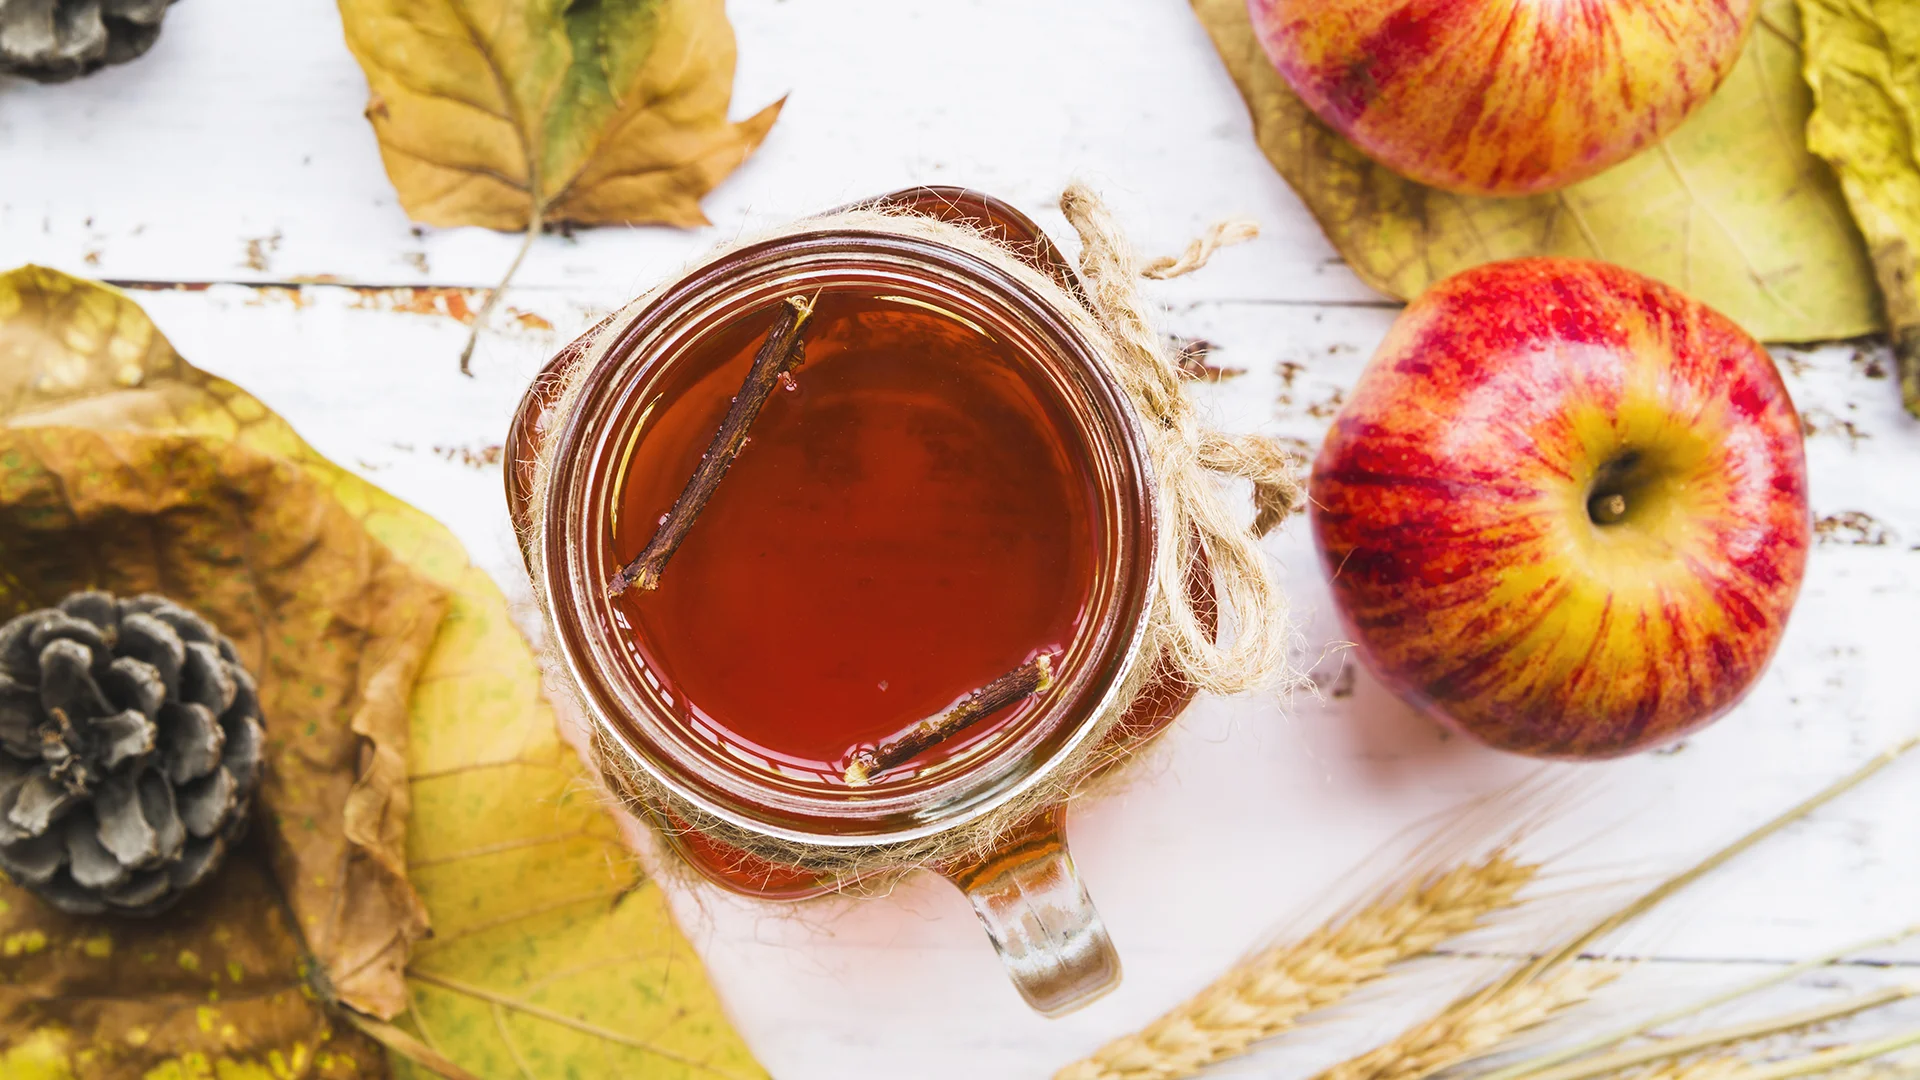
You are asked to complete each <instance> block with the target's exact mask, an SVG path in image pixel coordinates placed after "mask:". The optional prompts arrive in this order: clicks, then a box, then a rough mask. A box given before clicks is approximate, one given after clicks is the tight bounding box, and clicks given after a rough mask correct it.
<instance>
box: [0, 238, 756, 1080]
mask: <svg viewBox="0 0 1920 1080" xmlns="http://www.w3.org/2000/svg"><path fill="white" fill-rule="evenodd" d="M36 293H51V294H56V295H57V296H58V297H61V298H63V299H56V300H54V301H51V302H52V303H53V304H55V305H75V306H85V307H88V308H92V309H97V310H96V313H95V314H94V316H93V318H94V320H95V321H96V322H97V323H98V324H100V325H104V326H110V327H113V328H114V329H113V330H112V332H110V333H106V334H102V335H100V336H98V337H96V338H89V339H87V342H86V344H87V348H86V349H85V350H84V351H80V352H79V353H78V355H77V358H76V357H75V356H71V355H70V356H68V357H67V358H66V359H55V360H53V361H51V362H50V368H49V370H59V371H60V372H62V374H61V376H60V380H59V381H60V384H61V385H62V386H63V387H68V388H69V389H66V390H63V391H61V392H60V393H61V394H62V397H61V398H60V400H59V401H57V402H56V401H52V400H48V399H46V398H45V397H44V395H45V394H47V393H49V391H48V390H46V389H44V388H42V389H35V388H34V387H27V388H25V389H22V388H19V387H13V388H11V389H10V387H9V384H8V383H7V382H6V381H5V380H4V378H3V377H0V411H4V409H5V408H6V402H7V401H8V400H9V395H10V394H13V395H22V394H24V395H27V396H28V397H31V398H32V399H33V400H34V401H36V402H38V411H37V415H39V416H41V417H55V418H59V419H61V420H62V422H65V423H83V422H84V423H91V424H96V425H101V426H131V427H136V428H140V429H144V430H153V431H183V432H194V433H201V434H206V435H216V436H220V437H222V438H229V439H233V440H235V441H236V442H238V443H239V444H241V445H243V446H246V447H250V448H253V449H256V450H260V451H264V452H267V453H271V454H274V455H276V456H279V457H283V458H285V459H287V460H290V461H293V462H296V463H298V464H299V465H300V466H301V468H302V469H303V470H305V471H306V472H307V473H308V474H309V475H311V476H313V477H314V478H315V479H317V480H319V481H320V482H321V483H323V484H325V485H326V486H327V488H328V490H329V491H331V492H332V493H333V495H334V496H335V498H336V499H337V500H338V501H339V503H340V504H341V505H342V506H343V507H345V508H346V509H347V510H348V511H349V512H350V513H352V514H353V515H354V516H355V517H356V518H358V520H360V521H361V522H362V524H363V525H364V526H365V528H366V529H367V530H368V532H369V533H371V534H372V535H373V536H374V537H376V538H377V539H379V540H380V541H381V542H382V543H383V544H385V545H386V546H387V547H388V548H389V549H391V550H392V551H393V552H394V553H395V554H396V555H397V556H398V557H399V558H400V559H401V560H403V561H404V562H406V563H407V564H408V565H410V566H412V567H413V568H415V569H416V570H418V571H419V572H420V573H422V574H424V575H425V576H426V577H428V578H430V579H432V580H433V581H436V582H438V583H440V584H441V585H442V586H444V587H445V588H446V589H447V590H448V591H449V593H450V594H451V597H452V600H451V607H450V609H449V612H448V615H447V618H446V620H445V622H444V623H443V624H442V628H441V631H440V635H439V637H438V638H437V639H436V640H435V642H434V645H433V648H432V649H431V650H430V651H429V653H428V654H427V657H426V660H425V662H424V664H423V666H422V669H421V674H420V678H419V681H418V683H417V684H416V686H415V689H414V694H413V699H412V706H411V708H412V717H411V724H410V727H409V730H410V739H409V743H408V752H409V778H410V785H409V786H410V790H411V793H412V818H411V823H410V825H409V828H408V833H407V845H408V872H409V874H410V875H411V876H412V880H413V882H414V885H415V887H416V888H417V889H418V891H419V893H420V895H421V896H422V898H423V899H424V900H425V901H426V904H427V909H428V912H429V914H430V915H431V917H432V920H433V927H434V937H433V939H432V940H431V942H430V943H426V944H423V945H422V946H420V947H419V948H418V950H417V952H416V955H415V960H414V962H413V963H412V964H410V966H409V968H408V970H407V973H406V992H407V994H408V996H409V999H410V1004H411V1006H412V1008H411V1009H410V1010H409V1012H407V1013H406V1014H405V1015H403V1016H402V1017H400V1019H399V1020H398V1021H397V1022H398V1023H399V1024H401V1025H402V1026H404V1027H406V1028H407V1029H408V1030H411V1031H412V1032H413V1033H415V1034H416V1035H418V1036H419V1038H420V1039H421V1041H423V1042H424V1043H426V1044H427V1045H429V1046H430V1047H432V1048H434V1049H436V1050H438V1051H439V1052H441V1053H443V1054H445V1055H446V1056H447V1057H449V1058H451V1059H452V1060H453V1061H455V1062H457V1063H459V1064H460V1065H462V1066H464V1067H466V1068H468V1069H471V1070H472V1071H473V1072H475V1073H476V1074H478V1075H479V1076H482V1077H487V1078H489V1080H491V1078H493V1077H496V1076H523V1075H524V1076H533V1077H536V1078H545V1077H548V1076H572V1075H581V1076H600V1075H633V1076H647V1077H650V1078H651V1077H655V1076H661V1077H677V1076H683V1075H684V1076H689V1077H716V1076H718V1077H759V1076H763V1075H764V1073H762V1071H761V1070H760V1068H759V1066H758V1065H757V1064H756V1063H755V1062H754V1060H753V1058H752V1056H751V1054H749V1053H748V1051H747V1050H746V1048H745V1046H744V1045H743V1044H742V1043H741V1042H740V1039H739V1037H738V1035H736V1034H735V1033H734V1032H733V1030H732V1028H731V1026H730V1025H729V1024H728V1023H727V1021H726V1019H725V1016H724V1014H723V1012H722V1010H721V1007H720V1003H719V1001H718V999H717V997H716V996H715V995H714V993H713V990H712V988H711V986H710V985H709V984H708V982H707V980H706V977H705V974H704V970H703V967H702V965H701V962H700V959H699V957H698V955H697V954H695V953H694V952H693V950H692V948H691V947H690V946H689V945H688V944H687V942H686V940H685V938H684V937H683V936H682V935H681V934H680V932H679V931H678V929H677V928H676V927H675V926H674V925H673V923H672V921H671V919H670V917H669V915H668V912H667V910H666V906H665V902H664V900H663V898H662V897H661V895H660V892H659V888H658V886H657V885H656V884H655V883H653V882H652V881H651V880H648V879H646V878H645V877H644V875H642V874H641V873H640V871H639V869H638V867H637V865H636V864H635V862H634V861H633V858H632V856H631V854H630V853H629V852H628V851H627V850H626V848H625V847H624V845H623V844H622V843H621V842H620V839H619V837H618V834H617V832H616V831H615V828H614V824H613V821H612V819H611V817H610V816H609V815H608V814H607V812H606V811H605V810H604V809H603V808H602V807H601V806H600V805H599V804H598V802H597V801H596V800H595V799H594V797H593V796H592V794H591V792H592V785H591V784H589V783H588V781H587V778H586V777H585V775H584V769H583V767H582V765H581V763H580V760H579V757H578V755H576V754H575V753H574V751H573V749H572V748H571V747H570V746H568V745H567V744H566V743H565V742H564V741H563V740H562V739H561V738H560V736H559V732H558V728H557V725H556V722H555V718H554V715H553V711H552V708H551V706H549V705H548V704H547V702H546V700H545V698H544V697H543V696H542V695H541V692H540V685H541V683H540V669H539V665H538V663H537V662H536V660H535V658H534V655H533V653H532V651H531V649H529V648H528V646H527V643H526V641H525V639H524V638H523V637H522V636H521V635H520V632H519V630H518V629H517V628H516V627H515V626H514V624H513V622H512V619H511V616H510V615H509V612H508V609H507V603H506V598H505V597H504V596H502V595H501V593H500V591H499V588H498V587H497V586H496V585H494V583H493V581H492V579H491V578H489V577H488V576H487V575H486V573H485V572H484V571H482V570H480V569H478V568H477V567H474V566H473V565H472V564H471V563H470V562H469V561H468V559H467V556H466V552H465V550H464V549H463V548H462V546H461V544H460V542H459V540H458V539H457V538H456V537H454V536H453V534H452V533H451V532H449V531H448V530H447V529H446V528H445V526H442V525H440V524H439V523H438V522H436V521H434V520H433V519H432V518H430V517H428V516H427V515H426V514H423V513H421V512H420V511H419V510H416V509H414V508H413V507H411V506H408V505H407V504H406V503H404V502H402V501H400V500H398V499H396V498H394V497H393V496H391V495H388V494H387V493H386V492H384V491H381V490H380V489H378V488H376V487H374V486H373V485H371V484H368V483H366V482H365V481H363V480H361V479H359V478H358V477H356V476H353V475H352V474H350V473H347V472H345V471H344V470H342V469H340V468H339V467H338V466H335V465H334V464H332V463H331V462H329V461H327V460H326V459H325V458H323V457H321V456H320V455H319V454H318V453H317V452H315V451H314V450H313V449H312V448H311V447H309V446H308V445H307V444H306V443H305V442H303V441H301V439H300V438H299V436H298V435H297V434H295V433H294V431H293V429H292V428H291V426H290V425H288V424H287V423H286V421H284V420H283V419H281V418H280V417H279V416H277V415H275V414H274V413H273V412H271V411H270V410H268V409H267V408H266V407H265V406H263V405H261V404H260V402H259V401H257V400H256V399H254V398H252V397H251V396H249V395H247V394H246V393H245V392H244V391H242V390H240V389H239V388H237V387H235V386H234V385H233V384H231V383H228V382H226V381H224V380H221V379H217V378H215V377H213V376H211V375H208V374H206V373H205V372H202V371H200V370H198V369H197V368H194V367H193V366H191V365H190V364H188V363H186V362H185V361H184V360H182V359H181V358H180V357H179V355H178V354H177V353H175V352H174V351H173V349H172V347H171V346H170V345H168V344H167V342H166V340H165V338H164V337H163V336H162V335H160V333H159V332H158V330H157V329H155V328H154V327H153V325H152V323H151V322H150V321H149V320H148V319H147V318H146V316H145V314H144V313H143V312H141V311H140V309H139V306H138V305H137V304H134V303H133V302H132V301H131V300H130V299H128V298H127V297H126V296H124V295H122V294H121V293H119V292H117V291H115V290H112V289H109V288H107V287H105V286H100V285H96V284H93V283H90V282H83V281H80V280H77V279H74V278H70V277H67V276H65V275H61V274H57V273H54V272H52V271H45V270H39V269H37V268H31V267H29V268H23V269H21V270H16V271H13V272H12V273H10V274H6V275H0V372H4V371H6V370H7V367H8V365H7V361H6V352H5V349H6V345H5V337H6V326H7V323H6V319H7V311H8V310H9V308H8V305H9V303H13V304H15V305H16V306H18V305H22V304H23V303H24V302H25V301H22V300H19V299H16V300H13V301H10V300H9V297H10V296H15V297H31V296H32V295H33V294H36ZM38 302H40V303H43V304H44V303H48V301H38ZM63 310H64V307H63ZM36 385H37V384H36ZM501 512H502V513H503V514H504V513H505V512H506V511H505V507H504V504H503V506H502V509H501ZM397 1064H398V1065H399V1067H400V1068H401V1069H402V1070H410V1069H412V1068H413V1067H412V1066H411V1065H409V1064H407V1063H405V1062H397ZM523 1067H524V1068H523ZM516 1070H521V1071H516ZM421 1075H425V1074H424V1073H423V1074H421Z"/></svg>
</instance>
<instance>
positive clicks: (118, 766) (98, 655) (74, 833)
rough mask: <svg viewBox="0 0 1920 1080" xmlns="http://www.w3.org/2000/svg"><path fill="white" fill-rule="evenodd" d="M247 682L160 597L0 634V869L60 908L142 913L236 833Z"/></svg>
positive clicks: (242, 816)
mask: <svg viewBox="0 0 1920 1080" xmlns="http://www.w3.org/2000/svg"><path fill="white" fill-rule="evenodd" d="M263 738H264V735H263V732H262V728H261V720H260V699H259V694H258V693H257V691H256V688H255V685H254V681H253V676H251V675H249V674H248V673H247V671H246V669H245V668H243V667H241V666H240V661H239V657H238V656H237V655H236V654H235V653H234V649H233V643H232V642H231V641H228V640H227V639H226V638H224V637H222V636H220V634H219V633H217V632H215V631H214V629H213V628H212V627H211V626H209V625H208V624H207V622H206V620H204V619H202V618H201V617H200V616H198V615H196V614H194V613H193V612H191V611H188V610H187V609H185V608H183V607H180V606H179V605H178V604H175V603H173V602H172V601H169V600H167V599H165V598H164V597H159V596H151V595H148V596H137V597H134V598H133V599H131V600H115V599H114V598H113V597H112V596H110V595H108V594H106V593H103V592H82V593H74V594H73V595H72V596H69V597H67V598H66V599H65V600H63V601H61V603H60V606H59V607H58V608H49V609H46V610H44V611H34V612H30V613H28V614H26V615H22V616H20V617H19V618H17V619H14V620H13V621H11V622H9V623H7V624H6V625H4V626H0V869H4V870H5V871H6V872H7V875H8V876H9V877H11V878H12V879H13V880H14V882H15V883H17V884H19V885H21V886H23V887H25V888H27V889H29V890H31V891H32V892H34V893H37V894H38V895H39V896H41V897H42V898H43V899H45V900H47V901H48V902H49V903H51V904H53V905H54V906H55V907H57V908H59V909H61V910H62V911H67V912H71V913H73V914H76V915H91V914H95V913H98V912H102V911H107V910H109V909H111V910H114V911H119V912H124V913H127V914H134V915H151V914H154V913H156V912H159V911H161V910H164V909H165V908H167V907H168V906H170V905H171V904H172V903H173V902H174V901H175V900H178V899H179V898H180V896H181V894H183V893H184V892H185V891H186V890H188V889H190V888H192V887H193V886H194V885H196V884H198V883H199V882H201V881H202V880H204V879H206V878H207V877H209V876H210V875H211V874H212V873H213V871H214V870H215V869H216V868H217V867H218V866H219V865H220V861H221V859H222V858H224V857H225V855H226V851H227V847H228V846H229V845H230V844H232V843H234V842H235V841H237V840H238V839H239V838H240V835H241V833H242V832H244V831H245V829H246V824H247V811H248V809H249V807H250V806H251V804H252V801H253V793H254V789H255V788H257V787H258V786H259V784H260V773H261V752H262V742H263Z"/></svg>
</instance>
